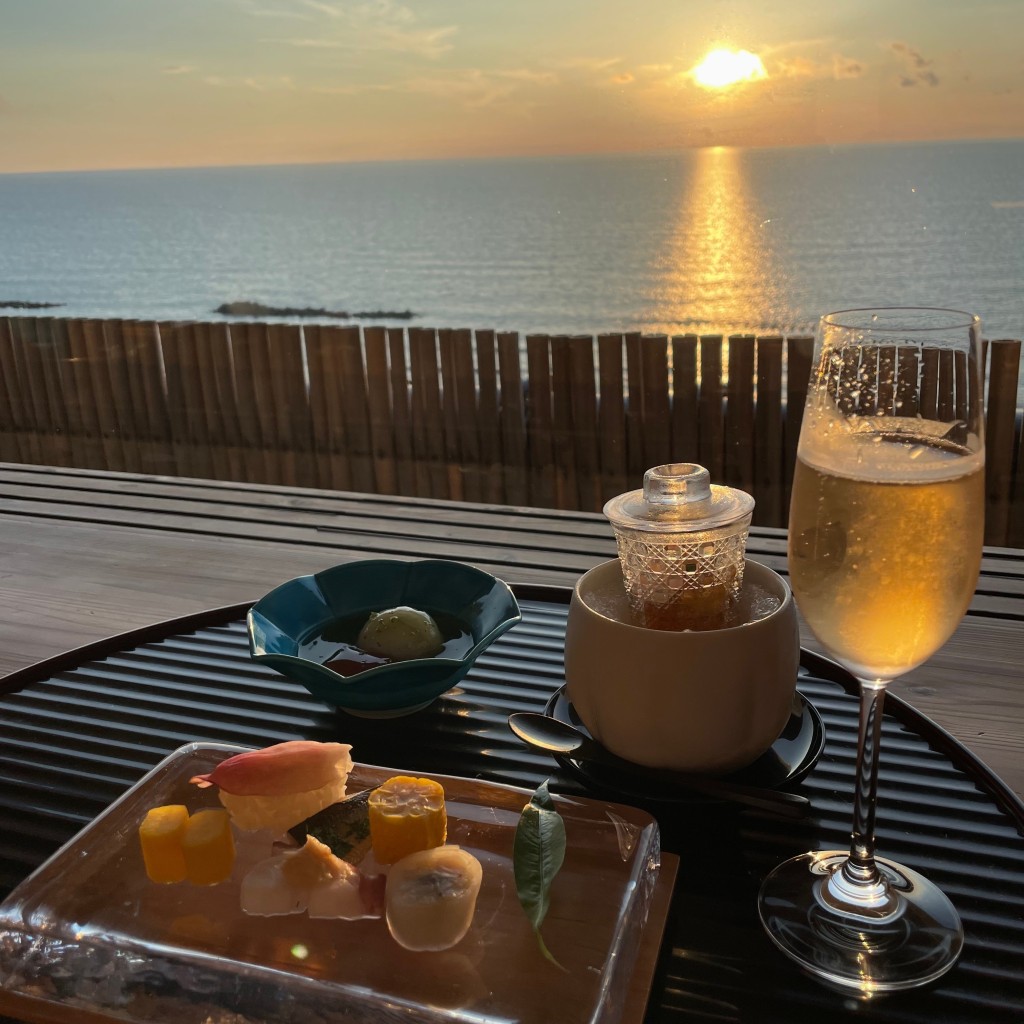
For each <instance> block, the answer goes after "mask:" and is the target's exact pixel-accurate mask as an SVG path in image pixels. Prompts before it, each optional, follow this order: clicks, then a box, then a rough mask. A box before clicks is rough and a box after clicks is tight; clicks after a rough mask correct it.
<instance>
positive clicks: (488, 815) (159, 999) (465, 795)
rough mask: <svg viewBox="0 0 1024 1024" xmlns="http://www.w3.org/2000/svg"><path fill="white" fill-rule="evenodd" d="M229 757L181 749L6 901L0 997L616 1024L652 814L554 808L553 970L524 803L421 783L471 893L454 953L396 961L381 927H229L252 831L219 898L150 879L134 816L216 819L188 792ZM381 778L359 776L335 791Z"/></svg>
mask: <svg viewBox="0 0 1024 1024" xmlns="http://www.w3.org/2000/svg"><path fill="white" fill-rule="evenodd" d="M243 749H246V748H242V747H237V746H231V745H227V744H212V743H192V744H188V745H186V746H184V747H181V748H179V749H178V750H176V751H175V752H174V753H173V754H171V755H170V756H169V757H167V758H166V759H165V760H164V761H162V762H161V763H160V764H159V765H158V766H157V767H156V768H154V769H153V770H152V771H151V772H150V773H149V774H148V775H146V776H145V777H144V778H143V779H142V780H141V781H140V782H138V783H137V784H136V785H135V786H133V787H132V788H131V789H130V790H129V791H128V792H127V793H125V794H124V796H122V797H121V798H120V799H119V800H117V801H116V802H115V803H114V804H112V805H111V806H110V807H109V808H108V809H107V810H106V811H105V812H104V813H103V814H102V815H100V816H99V817H98V818H97V819H96V820H95V821H94V822H93V823H92V824H91V825H89V826H88V827H87V828H85V829H83V830H82V832H80V833H79V834H78V835H77V836H76V837H75V838H74V839H72V840H71V841H70V842H69V843H67V844H66V845H65V846H64V847H62V848H61V849H60V850H59V851H58V852H57V853H56V854H54V856H53V857H51V858H50V859H49V860H48V861H47V862H46V863H45V864H43V865H42V866H41V867H40V868H39V869H38V870H37V871H35V872H34V873H33V874H32V875H31V876H29V878H27V879H26V880H25V881H24V882H22V883H21V884H20V885H19V886H18V887H17V888H16V889H15V890H14V892H12V893H11V895H10V896H9V897H8V899H7V900H5V901H4V903H3V904H2V905H0V994H2V993H3V992H8V993H12V994H15V995H21V996H26V997H30V998H34V999H37V1000H44V1001H45V1003H46V1004H49V1005H52V1006H55V1008H59V1007H64V1008H67V1009H70V1008H78V1009H80V1010H87V1011H92V1012H93V1013H98V1014H101V1015H103V1016H104V1017H109V1018H110V1019H112V1020H118V1021H131V1022H136V1021H137V1022H142V1021H147V1022H167V1024H172V1022H173V1024H216V1022H222V1024H250V1022H252V1024H256V1022H259V1024H278V1022H281V1024H284V1022H289V1024H290V1022H296V1024H297V1022H299V1021H301V1022H303V1024H308V1022H324V1024H327V1022H331V1024H333V1022H338V1024H341V1022H345V1024H355V1022H363V1021H366V1022H374V1024H382V1022H387V1021H402V1022H405V1024H407V1022H411V1021H416V1022H420V1021H424V1022H441V1021H467V1022H469V1021H476V1022H479V1021H481V1020H487V1021H494V1022H505V1021H509V1022H511V1021H517V1022H523V1024H528V1022H534V1021H536V1022H541V1021H544V1022H547V1021H553V1020H557V1021H559V1022H561V1024H575V1022H602V1024H611V1022H614V1021H617V1020H618V1019H619V1017H620V1014H621V1010H622V1005H623V1001H624V999H625V996H626V990H627V988H628V985H629V980H630V974H631V970H632V965H633V961H634V958H635V954H636V950H637V947H638V945H639V939H640V935H641V932H642V930H643V927H644V923H645V921H646V917H647V911H648V908H649V906H650V902H651V896H652V892H653V889H654V883H655V881H656V877H657V873H658V866H659V860H660V854H659V836H658V827H657V823H656V822H655V821H654V819H653V818H651V817H650V815H648V814H646V813H645V812H643V811H640V810H637V809H635V808H632V807H624V806H621V805H618V804H609V803H602V802H599V801H595V800H588V799H584V798H568V797H560V796H556V797H555V805H556V807H557V809H558V811H559V812H560V813H561V815H562V818H563V819H564V821H565V828H566V838H567V847H566V857H565V863H564V865H563V867H562V869H561V871H560V872H559V874H558V876H557V877H556V879H555V881H554V884H553V885H552V888H551V906H550V909H549V911H548V914H547V917H546V919H545V921H544V925H543V928H542V932H543V935H544V941H545V943H546V944H547V947H548V949H550V950H551V952H552V954H553V955H554V956H555V957H556V958H557V959H558V961H559V962H560V963H561V964H562V965H563V966H564V968H565V972H563V971H561V970H559V969H558V968H557V967H555V966H553V965H552V964H550V963H549V962H547V961H546V960H544V959H543V958H542V956H541V954H540V952H539V950H538V945H537V941H536V938H535V936H534V935H533V932H532V929H531V927H530V924H529V922H528V920H527V918H526V915H525V913H524V911H523V909H522V907H521V906H520V904H519V900H518V897H517V895H516V887H515V881H514V877H513V872H512V842H513V837H514V835H515V830H516V825H517V823H518V820H519V814H520V812H521V811H522V808H523V805H524V804H525V803H526V802H527V801H528V800H529V797H530V794H529V793H528V792H527V791H525V790H521V789H516V788H513V787H510V786H501V785H496V784H493V783H485V782H476V781H473V780H470V779H460V778H453V777H445V776H432V777H433V778H437V779H438V781H440V782H441V783H442V785H443V786H444V788H445V795H446V802H447V809H448V842H449V843H452V844H457V845H459V846H461V847H463V848H465V849H467V850H469V851H470V852H471V853H473V854H474V855H475V856H476V857H477V858H478V859H479V860H480V862H481V864H482V865H483V871H484V875H483V884H482V886H481V890H480V896H479V899H478V902H477V907H476V913H475V915H474V919H473V925H472V927H471V929H470V931H469V933H468V934H467V935H466V937H465V938H464V939H463V940H462V941H461V942H460V943H459V944H458V945H456V946H455V947H453V948H452V949H450V950H446V951H444V952H440V953H410V952H408V951H406V950H404V949H402V948H401V947H400V946H398V944H397V943H396V942H395V941H394V940H393V939H392V938H391V935H390V934H389V932H388V929H387V925H386V923H385V921H384V920H383V919H377V920H363V921H340V920H311V919H310V918H309V917H307V916H306V915H305V914H294V915H288V916H282V917H252V916H249V915H246V914H243V913H242V912H241V910H240V908H239V903H238V884H239V881H240V879H241V877H242V876H243V875H244V872H245V871H246V870H247V869H248V868H249V867H250V866H251V865H252V864H253V863H255V862H256V861H258V860H260V859H261V858H263V857H265V856H267V855H268V854H269V852H270V851H269V845H268V844H269V841H268V840H267V839H266V837H265V836H262V837H261V834H259V833H236V838H237V841H238V859H237V863H236V865H235V870H234V874H233V875H232V878H231V879H230V880H229V881H227V882H224V883H222V884H221V885H217V886H210V887H200V886H193V885H190V884H188V883H180V884H177V885H156V884H154V883H152V882H150V881H149V880H148V878H147V877H146V874H145V870H144V868H143V864H142V856H141V852H140V849H139V842H138V836H137V830H138V825H139V822H140V821H141V820H142V818H143V817H144V815H145V813H146V811H147V810H148V809H149V808H150V807H155V806H158V805H161V804H168V803H184V804H186V805H187V806H188V807H189V809H190V810H196V809H198V808H199V807H202V806H219V804H218V801H217V796H216V793H217V791H216V789H215V788H212V789H208V790H200V789H198V788H197V787H195V786H193V785H190V784H189V782H188V780H189V778H190V777H191V776H193V775H196V774H203V773H206V772H209V771H211V770H212V769H213V768H214V767H215V766H216V765H217V764H218V763H219V762H220V761H222V760H224V758H226V757H229V756H231V755H232V754H235V753H239V752H240V751H241V750H243ZM395 774H398V773H397V772H396V771H392V770H389V769H383V768H375V767H370V766H367V765H359V764H357V765H356V766H355V768H354V770H353V772H352V775H351V776H350V779H349V787H348V792H349V793H350V794H352V793H356V792H358V791H360V790H362V789H365V788H367V787H369V786H373V785H376V784H378V783H380V782H382V781H384V780H385V779H387V778H389V777H390V776H392V775H395Z"/></svg>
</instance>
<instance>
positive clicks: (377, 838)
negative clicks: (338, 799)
mask: <svg viewBox="0 0 1024 1024" xmlns="http://www.w3.org/2000/svg"><path fill="white" fill-rule="evenodd" d="M368 810H369V817H370V841H371V843H372V844H373V855H374V856H375V857H376V858H377V860H378V861H379V862H380V863H381V864H394V863H396V862H397V861H400V860H401V859H402V858H403V857H406V856H408V855H409V854H410V853H417V852H419V851H420V850H430V849H432V848H433V847H435V846H443V845H444V841H445V838H446V837H447V833H448V815H447V811H446V810H445V806H444V788H443V787H442V786H441V784H440V783H439V782H435V781H434V780H433V779H415V778H411V777H410V776H408V775H396V776H395V777H394V778H392V779H388V781H387V782H385V783H384V784H383V785H380V786H378V787H377V788H376V789H375V790H373V792H371V793H370V799H369V806H368Z"/></svg>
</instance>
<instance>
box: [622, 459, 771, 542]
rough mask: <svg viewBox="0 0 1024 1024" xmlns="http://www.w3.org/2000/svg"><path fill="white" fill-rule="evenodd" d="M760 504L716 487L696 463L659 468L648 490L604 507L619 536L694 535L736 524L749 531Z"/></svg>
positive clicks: (647, 477) (648, 477)
mask: <svg viewBox="0 0 1024 1024" xmlns="http://www.w3.org/2000/svg"><path fill="white" fill-rule="evenodd" d="M753 510H754V499H753V498H752V497H751V496H750V495H749V494H747V493H746V492H745V491H739V490H736V489H735V488H732V487H724V486H721V485H719V484H712V483H711V474H710V473H709V472H708V471H707V470H706V469H705V468H704V467H703V466H698V465H696V464H694V463H692V462H673V463H669V464H668V465H664V466H654V467H653V468H652V469H649V470H647V472H646V473H644V486H643V489H642V490H636V491H627V492H626V493H625V494H620V495H618V496H617V497H615V498H612V499H611V500H610V501H608V502H607V503H606V504H605V506H604V514H605V515H606V516H607V517H608V518H609V519H610V520H611V523H612V526H613V527H615V529H616V530H642V531H648V532H651V533H672V532H680V533H691V532H697V531H701V530H717V529H718V528H720V527H724V526H729V525H730V524H732V523H735V524H736V525H737V527H738V528H739V529H746V526H747V524H748V523H749V521H750V516H751V514H752V513H753Z"/></svg>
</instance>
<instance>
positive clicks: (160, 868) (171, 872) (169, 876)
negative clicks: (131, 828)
mask: <svg viewBox="0 0 1024 1024" xmlns="http://www.w3.org/2000/svg"><path fill="white" fill-rule="evenodd" d="M187 824H188V808H186V807H185V806H184V805H183V804H167V805H166V806H164V807H153V808H151V809H150V810H149V811H147V812H146V817H145V818H144V819H143V820H142V824H141V825H140V826H139V843H140V844H141V846H142V860H143V863H144V864H145V865H146V874H147V875H148V876H149V880H150V881H151V882H160V883H161V884H167V883H169V882H181V881H184V879H185V855H184V854H183V853H182V849H181V844H182V840H183V839H184V837H185V827H186V825H187Z"/></svg>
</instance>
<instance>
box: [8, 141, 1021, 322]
mask: <svg viewBox="0 0 1024 1024" xmlns="http://www.w3.org/2000/svg"><path fill="white" fill-rule="evenodd" d="M1022 166H1024V140H1001V141H980V142H972V141H964V142H931V143H899V144H873V145H860V146H858V145H844V146H835V147H800V148H787V149H721V148H718V149H700V150H688V151H682V152H677V153H658V154H644V155H603V156H579V157H574V156H563V157H536V158H502V159H474V160H453V161H417V162H410V163H352V164H288V165H273V166H246V167H211V168H175V169H165V170H125V171H87V172H61V173H40V174H31V173H29V174H25V173H22V174H16V175H0V224H2V227H3V239H4V244H3V246H2V247H0V301H5V302H26V303H53V304H54V306H53V307H52V308H49V309H40V310H32V311H28V312H33V313H40V314H43V315H56V316H86V317H100V318H108V317H117V318H122V317H123V318H138V319H156V320H177V319H183V320H216V319H218V316H219V314H218V313H216V310H217V309H218V307H220V306H222V305H223V304H225V303H237V302H254V303H260V304H262V305H265V306H270V307H287V308H290V309H293V310H303V309H322V310H327V311H332V312H346V313H349V314H352V318H351V322H358V323H363V324H389V325H402V326H409V325H412V326H428V327H465V328H474V329H494V330H511V331H518V332H520V333H521V334H527V333H531V332H544V333H553V334H598V333H604V332H630V331H639V332H643V333H659V334H661V333H668V334H679V333H697V334H704V333H708V334H725V335H728V334H732V333H745V334H766V333H782V334H808V333H811V332H813V329H814V325H815V323H816V321H817V319H818V317H819V316H820V315H821V314H822V313H824V312H827V311H829V310H834V309H842V308H851V307H859V306H867V305H941V306H948V307H956V308H962V309H967V310H970V311H971V312H976V313H978V314H979V315H980V316H981V317H982V320H983V323H984V334H985V336H986V337H992V338H995V337H1011V338H1024V301H1022V296H1024V177H1022V176H1021V175H1020V173H1019V171H1020V168H1021V167H1022ZM3 312H5V313H9V314H12V315H15V314H19V313H22V312H24V311H21V310H17V309H5V310H3ZM386 313H395V314H401V315H398V316H387V315H383V314H386ZM366 314H370V315H366ZM294 318H295V317H293V319H294ZM302 319H305V318H302ZM309 319H310V320H312V321H318V322H339V321H338V320H335V319H332V318H328V317H311V318H309ZM340 322H344V321H340Z"/></svg>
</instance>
